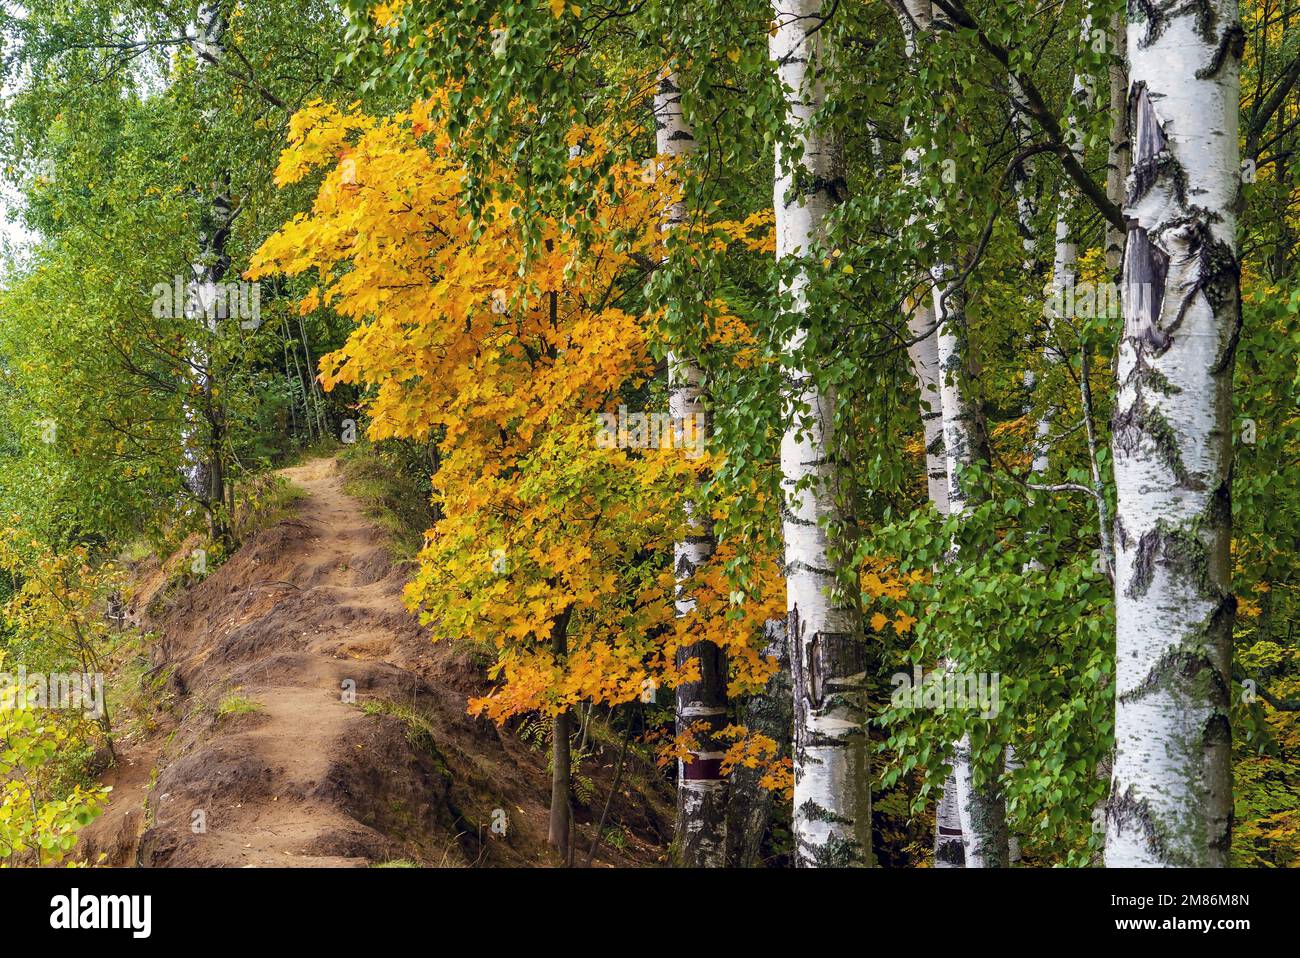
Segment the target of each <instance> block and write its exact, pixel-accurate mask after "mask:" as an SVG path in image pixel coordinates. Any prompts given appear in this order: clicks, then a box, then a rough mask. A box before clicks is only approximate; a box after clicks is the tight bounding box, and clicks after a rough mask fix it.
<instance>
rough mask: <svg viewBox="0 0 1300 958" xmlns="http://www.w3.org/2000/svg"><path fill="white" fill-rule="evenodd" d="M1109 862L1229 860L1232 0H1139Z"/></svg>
mask: <svg viewBox="0 0 1300 958" xmlns="http://www.w3.org/2000/svg"><path fill="white" fill-rule="evenodd" d="M1129 17H1130V20H1129V25H1128V48H1129V58H1130V62H1131V68H1132V69H1131V80H1130V93H1129V121H1130V122H1129V129H1130V130H1131V131H1132V134H1133V171H1132V173H1131V174H1130V176H1129V183H1128V187H1129V188H1128V197H1127V202H1126V204H1125V219H1126V220H1127V222H1128V224H1129V230H1128V241H1127V246H1126V248H1125V253H1124V290H1123V292H1124V333H1123V338H1122V340H1121V343H1120V356H1119V364H1118V375H1119V395H1118V399H1117V403H1116V411H1115V420H1114V429H1113V434H1112V443H1113V450H1114V461H1115V484H1116V490H1117V494H1118V512H1117V516H1116V522H1115V544H1116V559H1117V570H1116V571H1117V575H1116V609H1115V614H1116V627H1117V636H1116V667H1117V675H1116V719H1115V746H1116V755H1115V766H1114V770H1113V773H1112V780H1111V796H1110V802H1109V805H1108V808H1107V831H1106V864H1107V866H1108V867H1131V866H1149V867H1170V866H1226V865H1227V864H1228V855H1229V844H1230V839H1231V834H1230V832H1231V813H1232V787H1231V786H1232V768H1231V762H1230V751H1231V729H1230V726H1229V722H1228V705H1229V696H1230V681H1231V680H1230V674H1231V673H1230V656H1231V639H1232V624H1233V618H1234V613H1235V606H1236V603H1235V600H1234V598H1233V596H1232V590H1231V583H1230V576H1231V563H1230V555H1229V545H1230V537H1231V518H1232V514H1231V496H1232V493H1231V481H1232V374H1233V366H1234V364H1235V352H1236V344H1237V337H1238V335H1239V332H1240V323H1241V304H1240V272H1239V264H1238V261H1237V241H1236V227H1237V209H1238V203H1239V199H1240V192H1239V191H1240V185H1241V179H1240V168H1239V165H1238V164H1239V147H1238V141H1237V122H1238V119H1237V118H1238V109H1239V103H1238V95H1239V87H1240V79H1239V66H1240V58H1241V53H1242V48H1243V46H1244V34H1243V33H1242V30H1241V26H1240V24H1239V22H1238V17H1237V3H1236V0H1202V2H1197V3H1181V2H1178V3H1175V2H1171V0H1156V2H1152V3H1144V4H1140V5H1137V4H1135V5H1132V6H1131V7H1130V13H1129Z"/></svg>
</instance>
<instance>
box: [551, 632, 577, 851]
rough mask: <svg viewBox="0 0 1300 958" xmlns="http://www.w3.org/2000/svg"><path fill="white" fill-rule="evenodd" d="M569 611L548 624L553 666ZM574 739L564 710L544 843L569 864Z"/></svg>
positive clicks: (562, 649)
mask: <svg viewBox="0 0 1300 958" xmlns="http://www.w3.org/2000/svg"><path fill="white" fill-rule="evenodd" d="M571 615H572V609H571V608H569V609H565V610H564V611H563V612H562V613H560V615H558V616H557V617H556V619H555V621H554V622H553V623H552V624H551V653H552V654H553V655H554V656H555V660H556V662H563V661H564V658H565V656H566V655H567V654H568V650H569V617H570V616H571ZM572 736H573V713H572V712H570V711H568V710H567V709H566V710H565V711H563V712H560V713H559V714H557V715H556V716H555V723H554V726H553V728H552V730H551V816H550V822H549V824H548V826H547V829H546V841H547V844H549V845H550V846H551V848H553V849H555V851H556V852H558V853H559V855H560V860H561V861H562V862H563V863H564V864H566V865H567V864H569V828H570V826H571V822H572V815H571V814H570V809H569V788H570V784H571V778H572V770H571V766H572V759H571V757H570V754H569V740H570V738H572Z"/></svg>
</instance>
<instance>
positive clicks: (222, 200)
mask: <svg viewBox="0 0 1300 958" xmlns="http://www.w3.org/2000/svg"><path fill="white" fill-rule="evenodd" d="M226 27H227V24H226V19H225V16H224V15H223V14H222V12H221V10H220V9H219V7H218V6H217V5H216V4H202V5H201V6H200V7H199V9H198V17H197V23H196V26H195V32H194V35H193V36H192V38H191V40H190V44H191V46H192V47H193V49H194V52H195V54H196V56H195V71H196V73H197V74H198V75H200V76H201V75H202V74H203V72H205V71H206V69H207V67H208V64H209V62H210V60H209V58H211V59H212V60H219V59H220V58H221V56H222V51H223V42H224V38H225V32H226ZM232 219H233V209H232V206H231V202H230V197H229V196H227V195H226V194H225V192H224V191H221V190H219V189H214V191H213V195H212V197H211V199H210V201H209V204H208V209H207V210H206V211H205V212H204V215H203V217H202V220H201V223H200V230H199V236H198V240H199V255H198V257H197V259H196V260H195V262H194V263H192V264H191V267H190V271H191V274H192V279H191V282H190V287H189V295H188V297H187V304H186V311H187V314H188V315H187V318H189V319H193V320H194V321H195V322H196V323H199V324H201V325H202V327H203V329H202V332H201V333H200V334H199V335H197V336H196V337H195V340H196V341H195V345H194V347H193V349H192V350H191V354H190V364H191V366H192V367H193V369H194V371H195V373H196V375H197V377H198V385H199V392H200V393H201V395H202V397H203V398H202V408H196V407H195V406H194V405H193V404H187V406H186V409H185V426H184V439H185V447H186V455H187V457H188V458H187V462H186V463H185V476H186V484H187V485H188V486H189V488H190V491H191V492H192V493H193V494H194V496H195V497H196V498H198V499H199V500H200V501H202V502H203V503H204V505H205V506H206V507H207V508H208V510H209V517H210V519H211V520H212V523H213V532H214V533H217V532H219V531H220V530H223V529H224V528H225V522H224V521H223V520H222V519H220V518H219V513H220V511H221V510H222V509H223V508H224V490H225V476H224V474H223V469H222V458H221V454H220V451H219V449H220V445H221V443H222V441H223V436H222V435H221V432H222V430H223V428H224V417H223V416H222V415H221V412H220V408H219V407H218V406H217V405H216V404H215V398H216V397H215V396H214V392H213V382H212V371H211V369H210V368H209V367H210V358H211V357H210V355H209V352H208V350H207V348H206V347H205V344H204V340H205V339H209V338H211V337H212V336H215V335H216V333H217V325H218V324H217V317H218V311H217V301H218V295H219V290H218V285H217V284H218V283H220V282H221V279H222V278H223V277H224V276H225V274H226V271H227V270H228V269H229V266H230V259H229V256H228V254H227V253H226V238H227V236H228V235H229V232H230V223H231V220H232ZM200 444H203V445H204V446H205V448H203V449H202V450H196V449H195V448H194V447H195V446H196V445H200Z"/></svg>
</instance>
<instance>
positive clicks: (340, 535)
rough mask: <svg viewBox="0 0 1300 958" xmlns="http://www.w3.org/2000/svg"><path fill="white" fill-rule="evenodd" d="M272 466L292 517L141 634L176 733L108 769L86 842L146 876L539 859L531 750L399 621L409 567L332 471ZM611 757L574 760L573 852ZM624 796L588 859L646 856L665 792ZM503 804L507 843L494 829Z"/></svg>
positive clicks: (466, 665) (663, 823)
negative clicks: (607, 839) (581, 787)
mask: <svg viewBox="0 0 1300 958" xmlns="http://www.w3.org/2000/svg"><path fill="white" fill-rule="evenodd" d="M285 475H286V476H287V477H288V478H289V479H290V480H291V481H293V482H294V483H296V484H297V485H298V486H300V487H301V488H302V490H303V491H304V493H305V495H304V496H303V497H302V498H301V499H300V500H299V501H298V503H297V508H296V510H295V514H294V515H293V516H292V517H291V518H290V519H288V520H286V521H284V522H281V523H279V524H278V525H276V526H274V527H272V528H270V529H267V530H265V531H263V532H261V533H259V534H258V535H257V536H256V537H254V539H253V540H252V541H251V542H249V543H248V544H247V545H245V547H244V548H242V549H241V550H239V551H238V552H237V553H236V554H235V555H234V556H232V557H231V558H230V560H229V561H227V562H226V563H225V564H224V565H222V566H221V567H220V568H219V569H217V570H216V571H215V572H214V573H213V574H212V575H210V576H209V577H208V578H207V579H205V580H204V581H203V582H202V583H200V584H199V585H197V586H195V587H194V588H192V589H190V590H189V591H188V592H187V593H185V594H183V595H181V596H179V597H177V598H175V599H174V600H173V601H172V603H171V605H170V607H169V608H168V609H167V610H166V611H165V612H164V613H163V614H162V615H161V616H160V618H159V620H158V621H156V622H154V623H151V626H152V628H153V629H154V630H155V631H157V632H158V633H159V639H158V641H157V643H156V645H155V648H154V661H155V663H156V664H157V665H158V666H160V667H163V668H167V669H170V670H171V676H172V677H171V684H172V688H173V691H174V692H175V693H176V697H177V701H178V703H179V704H178V707H177V718H176V722H175V724H174V727H172V728H171V729H169V730H167V732H168V735H167V737H166V739H165V745H164V741H163V740H161V739H158V740H155V741H154V742H153V743H152V747H153V748H155V749H157V750H158V751H160V752H161V755H160V757H159V758H158V760H157V763H156V765H155V763H154V761H153V758H152V756H150V755H148V754H145V753H147V751H148V746H147V747H146V749H145V750H144V751H145V753H142V754H140V755H132V756H128V761H132V760H134V763H135V764H134V765H126V766H120V767H119V768H118V769H115V770H113V772H112V773H110V774H111V775H112V776H114V781H115V783H116V784H117V788H116V789H115V792H114V796H113V803H112V806H111V807H110V809H109V811H108V812H107V813H106V814H105V815H104V816H103V817H102V818H101V819H99V820H97V821H96V822H95V823H93V824H92V825H91V826H90V827H89V828H88V829H87V830H86V833H85V837H84V840H83V848H84V849H87V850H93V851H94V852H95V853H96V854H98V853H99V852H100V851H103V852H104V853H105V854H107V855H108V859H107V863H108V864H130V863H131V862H132V861H134V863H136V864H140V865H145V866H250V865H251V866H267V865H299V866H347V865H353V866H365V865H370V864H374V863H380V862H385V861H392V860H403V861H411V862H417V863H421V864H432V865H475V864H484V865H532V864H545V863H550V862H551V861H552V859H551V857H550V856H549V855H548V854H547V851H546V845H545V835H546V806H547V802H548V800H549V787H550V786H549V777H548V774H547V770H546V760H545V756H544V755H543V754H542V753H541V752H539V751H537V750H535V749H533V748H530V747H528V746H527V745H525V744H524V743H522V742H521V741H520V740H519V739H518V738H517V737H516V736H515V735H514V734H512V733H511V732H510V731H509V730H502V729H498V728H497V727H495V726H494V725H493V724H492V723H490V722H487V721H486V720H483V719H475V718H472V717H470V716H469V715H467V714H466V712H465V701H466V698H467V696H468V695H470V694H474V693H479V692H481V691H482V690H483V687H482V685H481V682H482V679H481V670H480V669H478V668H477V667H476V666H475V665H474V663H473V662H472V661H471V660H470V657H469V655H468V654H467V653H465V652H458V651H457V650H455V649H453V648H451V647H450V646H447V645H443V644H434V643H432V642H431V641H430V636H429V634H428V633H427V632H426V631H425V630H424V629H422V628H421V627H420V626H419V625H418V623H417V622H416V620H415V619H414V618H413V617H412V616H411V615H409V614H408V613H407V612H406V610H405V609H404V607H403V605H402V602H401V590H402V586H403V584H404V582H405V579H406V573H405V571H404V570H403V569H402V568H400V567H396V566H394V564H393V563H392V561H391V560H390V558H389V554H388V550H387V547H386V545H385V542H384V538H383V535H382V533H380V532H379V531H378V530H377V529H376V527H375V526H374V525H373V524H372V523H371V522H369V521H368V520H367V518H366V517H365V515H364V513H363V510H362V508H361V506H360V505H359V504H358V503H357V502H356V501H355V500H353V499H351V498H350V497H348V496H347V495H345V494H344V492H343V490H342V480H341V477H340V475H339V472H338V468H337V463H336V462H335V461H334V460H332V459H320V460H314V461H312V462H309V463H307V464H306V465H303V466H300V467H297V468H294V469H289V470H285ZM608 751H609V753H610V754H608V755H606V756H604V757H603V758H602V757H598V758H597V760H596V761H595V762H594V763H592V764H594V765H596V766H599V767H598V768H597V769H596V770H595V772H594V774H593V773H592V772H591V771H590V770H589V768H584V773H585V774H588V775H590V776H591V779H592V782H591V792H592V796H591V798H590V807H582V805H581V804H580V805H579V806H578V807H577V808H575V818H576V820H577V823H578V828H577V835H578V842H577V847H578V848H579V849H581V850H582V852H581V853H580V854H579V856H578V857H579V859H580V860H581V859H583V858H585V850H586V849H587V848H588V847H589V846H590V842H591V839H592V830H593V826H592V824H591V823H592V820H593V819H594V818H598V817H599V813H600V807H601V806H602V805H603V803H604V800H605V796H606V795H607V794H608V791H609V786H610V779H611V778H612V775H611V773H610V766H612V764H613V754H612V753H613V751H614V750H613V749H612V748H611V749H609V750H608ZM146 770H149V771H148V772H147V773H146ZM154 775H156V779H155V780H153V781H152V785H151V786H150V785H149V780H150V779H151V778H152V777H153V776H154ZM629 782H631V784H629ZM142 791H143V792H147V794H148V799H147V803H146V804H145V805H144V807H143V808H142V807H141V805H140V801H139V799H140V793H141V792H142ZM620 792H621V794H619V795H617V796H615V799H614V801H613V804H612V808H611V813H610V817H609V821H610V823H616V824H619V825H620V826H621V829H620V835H619V841H618V842H617V844H619V845H621V846H622V847H621V848H618V849H613V848H610V847H608V846H605V847H603V849H602V851H601V853H600V854H599V855H598V857H597V862H598V863H602V864H621V865H637V864H651V863H654V862H656V861H659V860H660V859H661V858H662V855H663V847H664V845H665V843H666V841H667V839H668V837H669V833H670V830H671V814H672V813H671V805H670V802H671V795H670V794H669V793H668V792H667V791H666V790H665V789H664V788H663V786H662V785H661V784H659V783H656V782H655V781H653V779H652V778H648V777H645V776H640V777H638V776H636V775H633V776H632V778H631V779H629V778H627V777H626V776H625V779H624V784H623V786H622V787H621V789H620ZM497 809H501V810H503V811H504V812H505V815H506V816H507V821H508V825H509V827H508V830H507V834H506V836H505V837H500V836H497V835H494V834H492V831H491V828H490V825H491V822H492V819H493V815H494V812H496V810H497ZM497 814H498V815H499V813H497ZM607 827H608V826H607Z"/></svg>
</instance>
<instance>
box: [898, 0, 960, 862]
mask: <svg viewBox="0 0 1300 958" xmlns="http://www.w3.org/2000/svg"><path fill="white" fill-rule="evenodd" d="M894 10H895V13H897V15H898V20H899V24H900V26H901V27H902V29H903V44H904V50H905V51H906V55H907V57H908V59H911V58H913V57H914V56H915V55H916V44H917V41H918V38H919V35H920V34H922V33H925V32H926V31H928V30H929V29H930V25H931V23H932V22H933V16H934V14H933V4H931V3H930V0H896V2H895V4H894ZM912 126H913V123H912V118H911V117H908V118H906V119H905V121H904V133H905V137H906V138H907V139H909V140H910V138H911V130H912ZM920 165H921V151H920V150H919V149H917V148H916V147H910V148H908V149H907V150H906V151H905V152H904V154H903V182H904V184H905V185H906V186H908V187H909V188H911V189H915V188H916V187H917V186H918V185H919V183H920V179H921V169H920ZM916 220H917V215H916V214H913V216H912V217H911V219H910V220H909V225H911V224H914V223H915V222H916ZM932 282H933V279H932V277H931V276H930V275H929V273H928V271H927V272H925V273H923V274H921V275H920V276H918V277H915V278H914V279H913V290H914V292H913V294H912V295H910V296H908V297H907V298H906V299H905V300H904V302H903V310H904V313H905V318H906V321H907V331H908V335H909V339H910V342H909V345H908V347H907V355H908V359H909V360H910V362H911V365H912V376H913V378H915V380H916V386H917V391H918V393H919V395H920V406H921V428H922V438H923V441H924V443H925V476H926V492H927V495H928V497H929V500H930V504H931V505H932V506H933V507H934V508H935V509H936V510H938V512H939V514H940V515H947V514H948V462H947V455H946V453H945V450H944V442H943V401H942V397H941V395H940V379H941V376H940V370H939V342H938V335H937V330H936V328H935V313H934V302H933V299H932V297H930V296H922V295H918V293H919V292H920V291H921V290H923V289H925V288H927V287H929V286H930V285H931V283H932ZM965 861H966V855H965V851H964V848H963V842H962V832H961V816H960V814H959V813H958V811H957V776H956V774H955V771H954V772H949V773H948V778H947V780H946V781H945V782H944V787H943V792H942V794H941V795H940V796H939V800H938V802H937V803H936V805H935V816H934V867H935V868H961V867H962V866H963V865H964V864H965Z"/></svg>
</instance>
